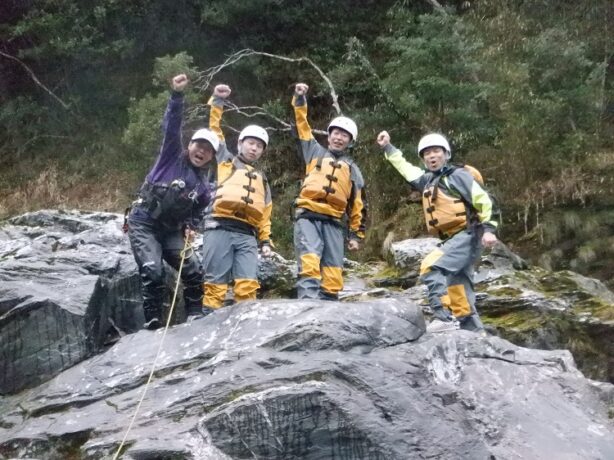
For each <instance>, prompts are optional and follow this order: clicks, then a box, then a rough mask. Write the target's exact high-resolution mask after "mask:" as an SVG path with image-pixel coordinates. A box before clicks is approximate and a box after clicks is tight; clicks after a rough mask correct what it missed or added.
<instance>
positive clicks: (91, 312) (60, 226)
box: [0, 211, 143, 394]
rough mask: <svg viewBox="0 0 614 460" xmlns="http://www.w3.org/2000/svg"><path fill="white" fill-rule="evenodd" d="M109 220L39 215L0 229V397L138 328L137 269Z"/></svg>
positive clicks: (96, 216) (116, 226)
mask: <svg viewBox="0 0 614 460" xmlns="http://www.w3.org/2000/svg"><path fill="white" fill-rule="evenodd" d="M119 227H120V221H119V216H118V215H116V214H109V213H80V212H76V211H73V212H61V211H38V212H32V213H28V214H24V215H22V216H19V217H16V218H13V219H11V220H10V221H9V223H8V225H4V226H3V227H2V228H1V229H0V356H1V357H2V364H3V366H2V367H3V372H2V373H0V394H5V393H10V392H15V391H19V390H21V389H22V388H27V387H32V386H35V385H37V384H39V383H41V382H43V381H45V380H48V379H49V378H51V377H52V376H54V375H56V374H57V373H58V372H60V371H61V370H63V369H66V368H68V367H70V366H72V365H74V364H76V363H78V362H80V361H81V360H83V359H85V358H86V357H87V356H89V355H91V354H92V353H94V352H96V351H97V350H99V349H100V348H102V347H103V346H104V344H105V342H106V340H107V338H108V337H107V335H108V334H109V332H110V331H113V330H114V329H118V330H122V331H125V332H134V331H136V330H137V329H138V328H139V326H140V325H141V324H142V323H143V316H142V312H141V301H140V286H139V281H138V274H137V272H136V265H135V263H134V259H133V258H132V253H131V252H130V249H129V247H128V245H127V241H126V239H125V237H124V236H123V234H122V233H121V231H120V228H119Z"/></svg>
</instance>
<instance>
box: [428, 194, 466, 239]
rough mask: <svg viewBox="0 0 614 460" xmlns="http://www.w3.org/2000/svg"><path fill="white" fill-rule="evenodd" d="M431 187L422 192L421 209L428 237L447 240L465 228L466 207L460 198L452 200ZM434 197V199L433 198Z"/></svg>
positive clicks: (452, 198)
mask: <svg viewBox="0 0 614 460" xmlns="http://www.w3.org/2000/svg"><path fill="white" fill-rule="evenodd" d="M435 189H436V186H435V185H433V186H431V187H429V188H427V189H425V190H424V191H423V192H422V208H423V209H424V218H425V220H426V229H427V231H428V233H429V235H434V236H438V237H440V238H442V239H445V238H448V237H450V236H452V235H454V234H455V233H458V232H459V231H461V230H464V229H465V228H467V207H466V206H465V202H464V201H463V200H461V199H460V198H454V197H451V196H450V195H447V194H446V193H444V192H442V191H441V190H437V194H436V196H435V197H434V193H435ZM433 197H434V198H433Z"/></svg>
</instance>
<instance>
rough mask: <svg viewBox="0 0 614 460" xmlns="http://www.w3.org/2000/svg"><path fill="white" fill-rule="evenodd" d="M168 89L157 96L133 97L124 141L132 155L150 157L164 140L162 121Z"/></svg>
mask: <svg viewBox="0 0 614 460" xmlns="http://www.w3.org/2000/svg"><path fill="white" fill-rule="evenodd" d="M168 97H169V94H168V91H167V92H164V93H160V94H158V95H156V96H150V95H147V96H145V97H143V98H141V99H139V100H136V99H132V100H131V105H130V107H128V119H129V123H128V127H127V128H126V130H125V131H124V134H123V137H122V142H123V143H124V144H125V145H126V147H127V148H128V151H129V152H131V153H130V154H131V156H144V157H149V156H151V153H152V152H154V151H155V150H156V147H157V146H159V145H160V142H161V141H162V133H161V131H160V122H161V120H162V115H163V114H164V107H165V105H166V102H167V100H168Z"/></svg>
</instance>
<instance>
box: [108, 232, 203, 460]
mask: <svg viewBox="0 0 614 460" xmlns="http://www.w3.org/2000/svg"><path fill="white" fill-rule="evenodd" d="M188 250H192V245H191V244H190V237H189V236H188V235H186V237H185V244H184V245H183V249H182V250H181V262H180V263H179V270H177V282H176V283H175V292H174V293H173V301H172V302H171V308H170V310H169V312H168V318H167V319H166V325H165V326H164V331H163V333H162V339H161V340H160V344H159V345H158V352H157V353H156V357H155V358H154V360H153V363H152V364H151V371H150V372H149V377H148V378H147V382H146V383H145V388H143V394H141V398H140V399H139V402H138V404H137V405H136V409H135V410H134V414H133V416H132V420H130V425H128V429H127V430H126V433H125V434H124V438H123V439H122V442H121V443H120V445H119V447H118V448H117V452H115V456H114V457H113V460H117V459H118V458H119V454H120V453H121V450H122V449H123V447H124V444H125V443H126V439H127V438H128V434H129V433H130V430H131V429H132V425H134V422H135V420H136V416H137V414H138V413H139V409H140V408H141V404H143V400H144V399H145V394H146V393H147V389H148V388H149V384H150V383H151V380H152V378H153V374H154V371H155V370H156V364H157V362H158V358H159V357H160V353H161V352H162V345H163V344H164V339H165V338H166V332H167V331H168V328H169V326H170V323H171V318H172V317H173V311H174V310H175V301H176V300H177V291H178V290H179V280H180V279H181V271H182V270H183V262H184V261H185V259H186V253H187V251H188ZM190 256H192V254H190Z"/></svg>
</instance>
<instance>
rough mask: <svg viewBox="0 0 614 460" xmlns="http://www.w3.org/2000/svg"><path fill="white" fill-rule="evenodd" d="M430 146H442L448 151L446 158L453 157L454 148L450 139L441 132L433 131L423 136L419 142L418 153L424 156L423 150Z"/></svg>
mask: <svg viewBox="0 0 614 460" xmlns="http://www.w3.org/2000/svg"><path fill="white" fill-rule="evenodd" d="M429 147H441V148H442V149H444V150H445V151H446V158H447V159H448V160H449V159H450V158H451V157H452V150H451V149H450V144H449V143H448V140H447V139H446V138H445V137H444V136H442V135H441V134H437V133H431V134H427V135H426V136H423V137H422V139H420V142H418V155H420V158H422V156H423V155H422V152H423V151H424V149H427V148H429Z"/></svg>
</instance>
